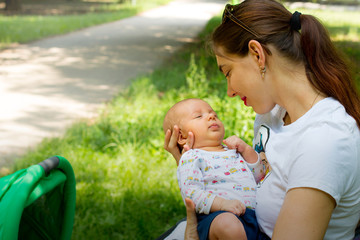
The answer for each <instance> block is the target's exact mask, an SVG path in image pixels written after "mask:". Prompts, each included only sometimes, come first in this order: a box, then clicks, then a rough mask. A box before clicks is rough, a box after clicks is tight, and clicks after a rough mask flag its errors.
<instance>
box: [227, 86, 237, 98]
mask: <svg viewBox="0 0 360 240" xmlns="http://www.w3.org/2000/svg"><path fill="white" fill-rule="evenodd" d="M227 95H228V96H229V97H235V96H236V92H235V91H234V90H233V89H232V88H231V87H230V86H229V84H228V88H227Z"/></svg>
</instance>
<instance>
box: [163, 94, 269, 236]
mask: <svg viewBox="0 0 360 240" xmlns="http://www.w3.org/2000/svg"><path fill="white" fill-rule="evenodd" d="M174 125H177V126H178V127H179V129H180V131H179V137H178V140H177V143H178V146H179V148H180V149H182V148H183V146H184V145H185V144H186V140H187V138H188V133H189V132H192V133H193V135H194V144H193V149H191V150H189V151H187V152H185V153H184V154H183V155H182V156H181V159H180V161H179V166H178V169H177V177H178V183H179V187H180V190H181V195H182V197H183V199H184V200H185V198H190V199H192V201H193V202H194V203H195V206H196V212H197V216H198V233H199V236H200V239H208V238H213V239H256V238H257V234H258V225H257V221H256V217H255V212H254V210H253V209H254V208H255V205H256V199H255V198H256V181H258V180H260V179H261V178H262V177H263V176H264V166H263V165H262V164H261V162H260V161H259V156H258V154H257V153H256V152H255V150H254V149H252V148H251V147H250V146H249V145H247V144H246V143H245V142H244V141H242V140H241V139H240V138H238V137H236V136H232V137H229V138H227V139H225V140H223V138H224V134H225V129H224V125H223V123H222V122H221V121H220V120H219V118H218V116H217V115H216V113H215V111H214V110H213V109H212V108H211V106H210V105H209V104H208V103H207V102H205V101H203V100H201V99H185V100H183V101H180V102H178V103H176V104H175V105H174V106H173V107H171V108H170V110H169V111H168V112H167V114H166V116H165V119H164V124H163V129H164V131H165V132H166V131H167V130H168V129H170V130H173V126H174ZM222 143H225V144H226V145H227V146H228V147H229V148H231V149H228V148H227V147H226V146H224V145H223V144H222ZM240 154H241V155H240ZM255 180H256V181H255Z"/></svg>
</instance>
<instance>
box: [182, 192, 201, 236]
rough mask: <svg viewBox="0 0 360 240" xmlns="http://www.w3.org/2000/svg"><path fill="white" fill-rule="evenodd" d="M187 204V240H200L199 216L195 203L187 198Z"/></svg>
mask: <svg viewBox="0 0 360 240" xmlns="http://www.w3.org/2000/svg"><path fill="white" fill-rule="evenodd" d="M185 205H186V215H187V217H186V230H185V240H198V239H199V235H198V232H197V218H196V213H195V204H194V202H193V201H191V199H189V198H185Z"/></svg>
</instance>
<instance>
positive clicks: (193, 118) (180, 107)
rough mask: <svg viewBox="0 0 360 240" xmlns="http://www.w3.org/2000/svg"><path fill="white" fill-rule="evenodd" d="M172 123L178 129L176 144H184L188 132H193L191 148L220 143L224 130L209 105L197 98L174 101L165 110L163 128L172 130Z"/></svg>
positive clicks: (181, 145)
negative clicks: (172, 104)
mask: <svg viewBox="0 0 360 240" xmlns="http://www.w3.org/2000/svg"><path fill="white" fill-rule="evenodd" d="M174 125H177V126H178V127H179V129H180V133H179V138H178V141H177V143H178V146H179V147H180V149H182V147H183V146H184V145H185V143H186V140H187V138H188V133H189V132H192V133H193V134H194V145H193V148H200V149H201V148H204V147H213V146H217V145H221V144H222V140H223V138H224V134H225V130H224V125H223V124H222V122H221V121H220V120H219V119H218V117H217V115H216V113H215V111H214V110H213V109H212V108H211V106H210V105H209V104H208V103H207V102H205V101H203V100H201V99H197V98H190V99H185V100H182V101H180V102H178V103H176V104H175V105H174V106H172V107H171V108H170V110H169V111H168V112H167V114H166V116H165V119H164V123H163V129H164V132H166V131H167V130H168V129H170V130H171V131H173V127H174Z"/></svg>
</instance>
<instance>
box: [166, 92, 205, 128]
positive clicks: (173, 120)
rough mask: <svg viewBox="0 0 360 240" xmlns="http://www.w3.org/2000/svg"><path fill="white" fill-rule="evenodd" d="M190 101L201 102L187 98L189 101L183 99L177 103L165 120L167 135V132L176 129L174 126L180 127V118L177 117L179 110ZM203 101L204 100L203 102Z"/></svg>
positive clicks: (168, 112)
mask: <svg viewBox="0 0 360 240" xmlns="http://www.w3.org/2000/svg"><path fill="white" fill-rule="evenodd" d="M190 100H201V99H198V98H187V99H183V100H181V101H179V102H177V103H175V104H174V105H173V106H172V107H171V108H170V109H169V110H168V111H167V113H166V115H165V118H164V122H163V130H164V132H165V133H166V131H167V130H168V129H170V130H171V131H172V130H173V128H174V125H178V124H179V121H180V118H178V117H176V114H177V110H178V109H179V107H180V106H181V105H182V104H183V103H186V102H188V101H190ZM201 101H203V100H201Z"/></svg>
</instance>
